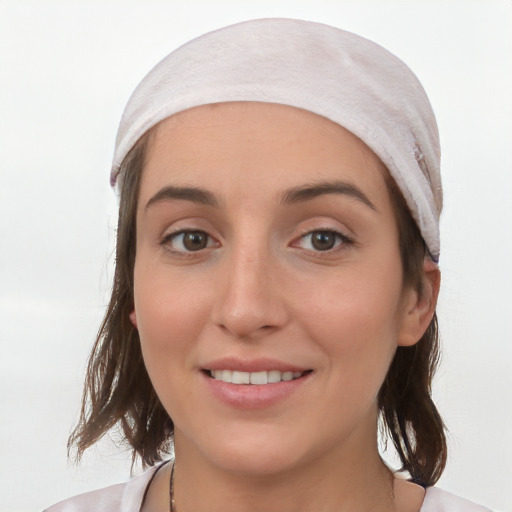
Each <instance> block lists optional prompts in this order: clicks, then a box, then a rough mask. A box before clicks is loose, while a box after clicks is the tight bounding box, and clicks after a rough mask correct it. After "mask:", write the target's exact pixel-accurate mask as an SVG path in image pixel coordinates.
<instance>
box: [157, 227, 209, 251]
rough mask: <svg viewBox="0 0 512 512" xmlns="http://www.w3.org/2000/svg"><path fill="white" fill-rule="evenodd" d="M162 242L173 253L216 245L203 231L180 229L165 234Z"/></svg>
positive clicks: (198, 249) (199, 249)
mask: <svg viewBox="0 0 512 512" xmlns="http://www.w3.org/2000/svg"><path fill="white" fill-rule="evenodd" d="M162 243H163V245H167V246H168V247H170V249H171V251H172V252H175V253H187V252H197V251H201V250H202V249H207V248H208V247H214V246H215V245H216V244H215V241H214V240H213V239H212V238H211V237H210V235H208V233H205V232H204V231H180V232H179V233H173V234H171V235H168V236H166V237H165V238H164V240H163V242H162Z"/></svg>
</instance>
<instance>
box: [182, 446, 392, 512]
mask: <svg viewBox="0 0 512 512" xmlns="http://www.w3.org/2000/svg"><path fill="white" fill-rule="evenodd" d="M363 446H365V448H364V449H354V447H351V448H352V449H345V450H339V451H336V452H331V453H329V455H328V456H325V455H323V456H322V457H317V458H310V459H309V460H307V461H304V462H303V464H296V465H295V466H294V467H293V468H292V469H281V470H280V471H277V472H272V471H266V472H260V473H258V474H254V473H248V472H236V471H233V470H230V469H223V468H219V467H218V466H214V465H212V464H210V463H207V462H206V461H205V460H204V459H202V458H201V457H200V456H198V455H199V454H197V453H196V454H193V450H190V448H191V447H189V446H187V441H186V440H183V439H180V438H179V436H178V439H177V442H176V461H177V466H176V472H175V482H174V497H175V503H176V512H190V511H195V512H203V511H208V512H261V510H265V511H266V512H305V511H311V510H314V511H315V512H349V511H350V512H354V511H358V512H372V511H379V512H387V511H390V512H391V511H393V510H394V489H393V476H392V474H391V473H390V471H389V469H388V468H387V467H386V466H385V464H384V463H383V462H382V460H381V458H380V456H379V453H378V450H377V446H376V444H375V446H371V448H367V446H368V444H366V445H363ZM191 452H192V453H191ZM191 455H192V456H191Z"/></svg>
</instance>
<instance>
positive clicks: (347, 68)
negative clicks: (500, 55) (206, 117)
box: [111, 19, 442, 262]
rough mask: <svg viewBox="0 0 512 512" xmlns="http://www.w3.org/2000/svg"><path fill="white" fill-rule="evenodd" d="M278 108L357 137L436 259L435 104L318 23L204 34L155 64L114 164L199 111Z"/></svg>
mask: <svg viewBox="0 0 512 512" xmlns="http://www.w3.org/2000/svg"><path fill="white" fill-rule="evenodd" d="M232 101H257V102H267V103H280V104H284V105H289V106H293V107H297V108H301V109H304V110H308V111H310V112H313V113H315V114H318V115H321V116H324V117H326V118H327V119H330V120H331V121H334V122H335V123H338V124H339V125H341V126H343V127H344V128H346V129H348V130H349V131H351V132H352V133H353V134H355V135H356V136H357V137H359V138H360V139H361V140H362V141H363V142H365V143H366V145H367V146H369V147H370V148H371V149H372V150H373V151H374V153H375V154H376V155H377V156H378V157H379V158H380V159H381V160H382V162H383V163H384V165H385V166H386V167H387V169H388V170H389V172H390V174H391V176H392V177H393V178H394V180H395V182H396V184H397V185H398V187H399V189H400V190H401V192H402V194H403V196H404V198H405V200H406V202H407V205H408V206H409V209H410V210H411V213H412V215H413V218H414V219H415V221H416V223H417V225H418V227H419V229H420V231H421V234H422V236H423V239H424V240H425V243H426V245H427V247H428V250H429V252H430V255H431V257H432V259H433V260H434V261H435V262H437V261H438V259H439V249H440V242H439V215H440V212H441V207H442V188H441V178H440V169H439V167H440V148H439V134H438V130H437V124H436V120H435V117H434V113H433V111H432V107H431V105H430V102H429V100H428V98H427V96H426V94H425V91H424V90H423V87H422V86H421V84H420V83H419V81H418V79H417V78H416V76H415V75H414V74H413V73H412V71H411V70H410V69H409V68H408V67H407V66H406V65H405V64H404V63H403V62H402V61H401V60H399V59H398V58H397V57H395V56H394V55H393V54H391V53H390V52H388V51H387V50H385V49H384V48H382V47H381V46H379V45H377V44H375V43H373V42H371V41H368V40H367V39H364V38H362V37H360V36H357V35H355V34H352V33H350V32H346V31H344V30H340V29H338V28H334V27H331V26H328V25H323V24H320V23H313V22H308V21H300V20H291V19H260V20H252V21H246V22H242V23H238V24H236V25H231V26H228V27H225V28H222V29H219V30H216V31H213V32H210V33H207V34H205V35H203V36H201V37H198V38H197V39H194V40H192V41H190V42H188V43H187V44H185V45H183V46H181V47H180V48H178V49H177V50H175V51H174V52H172V53H171V54H170V55H168V56H167V57H165V58H164V59H163V60H162V61H161V62H160V63H159V64H157V65H156V66H155V67H154V68H153V69H152V70H151V71H150V72H149V73H148V74H147V75H146V77H145V78H144V79H143V80H142V82H141V83H140V84H139V85H138V86H137V88H136V89H135V91H134V92H133V94H132V96H131V97H130V99H129V101H128V104H127V105H126V108H125V110H124V113H123V116H122V118H121V123H120V126H119V131H118V134H117V139H116V147H115V153H114V161H113V165H112V174H111V184H112V186H116V183H117V186H118V188H119V187H121V186H122V184H121V183H120V182H121V181H122V177H121V179H120V180H118V179H117V178H118V174H119V169H120V166H121V163H122V162H123V159H124V158H125V157H126V155H127V154H128V152H129V151H130V149H131V148H132V147H133V146H134V145H135V143H136V142H137V140H138V139H139V138H140V137H141V136H142V135H143V134H144V133H146V132H147V131H148V130H149V129H151V128H152V127H153V126H155V125H156V124H157V123H159V122H160V121H162V120H163V119H165V118H167V117H169V116H171V115H173V114H175V113H177V112H180V111H183V110H186V109H189V108H192V107H196V106H199V105H206V104H211V103H219V102H232Z"/></svg>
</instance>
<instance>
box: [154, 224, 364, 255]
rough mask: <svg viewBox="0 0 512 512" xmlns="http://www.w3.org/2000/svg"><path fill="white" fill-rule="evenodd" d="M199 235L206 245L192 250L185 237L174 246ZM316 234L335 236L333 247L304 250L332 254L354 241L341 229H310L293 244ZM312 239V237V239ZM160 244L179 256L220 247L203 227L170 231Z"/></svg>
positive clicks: (295, 245)
mask: <svg viewBox="0 0 512 512" xmlns="http://www.w3.org/2000/svg"><path fill="white" fill-rule="evenodd" d="M187 234H189V235H199V236H206V237H207V239H206V245H205V246H204V247H199V248H198V249H197V250H190V249H187V248H186V247H185V241H184V240H183V238H182V239H181V242H180V245H181V246H182V247H181V248H178V249H177V248H175V247H173V242H175V241H176V240H178V239H179V237H180V236H181V237H184V236H185V235H187ZM315 234H317V235H323V236H325V235H327V236H334V237H335V240H334V245H333V247H327V248H326V249H324V250H322V249H318V248H315V247H310V248H303V249H304V250H306V251H308V252H312V253H318V254H323V253H324V254H326V255H327V254H332V253H334V252H336V251H340V250H342V249H344V248H347V246H350V245H352V244H353V243H354V241H353V239H352V238H350V237H348V236H347V235H344V234H343V233H340V232H339V231H335V230H333V229H315V230H312V231H308V232H307V233H304V234H303V235H301V236H300V237H299V238H298V239H297V241H295V242H293V244H292V246H294V247H297V246H299V247H300V245H301V244H300V242H302V241H304V240H306V239H307V238H308V237H312V236H314V235H315ZM310 240H311V239H310ZM313 243H314V242H313V241H312V240H311V241H310V245H313ZM160 245H162V246H165V247H166V248H167V249H168V250H169V251H170V252H171V253H173V254H176V255H179V256H192V255H193V254H194V253H200V252H202V251H204V250H205V249H210V248H212V247H218V246H219V243H218V242H216V241H215V239H214V238H213V237H212V236H211V235H209V234H208V233H207V232H206V231H203V230H201V229H183V230H180V231H176V232H174V233H169V234H167V235H165V236H164V237H163V238H162V241H161V242H160Z"/></svg>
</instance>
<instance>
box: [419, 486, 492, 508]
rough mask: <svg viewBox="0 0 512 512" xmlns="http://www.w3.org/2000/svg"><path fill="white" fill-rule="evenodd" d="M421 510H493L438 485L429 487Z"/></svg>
mask: <svg viewBox="0 0 512 512" xmlns="http://www.w3.org/2000/svg"><path fill="white" fill-rule="evenodd" d="M420 512H492V511H491V510H490V509H488V508H485V507H482V506H481V505H477V504H476V503H472V502H471V501H468V500H465V499H463V498H459V496H455V494H451V493H449V492H447V491H443V490H442V489H439V488H438V487H428V488H427V491H426V493H425V500H424V501H423V505H422V507H421V510H420Z"/></svg>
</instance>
